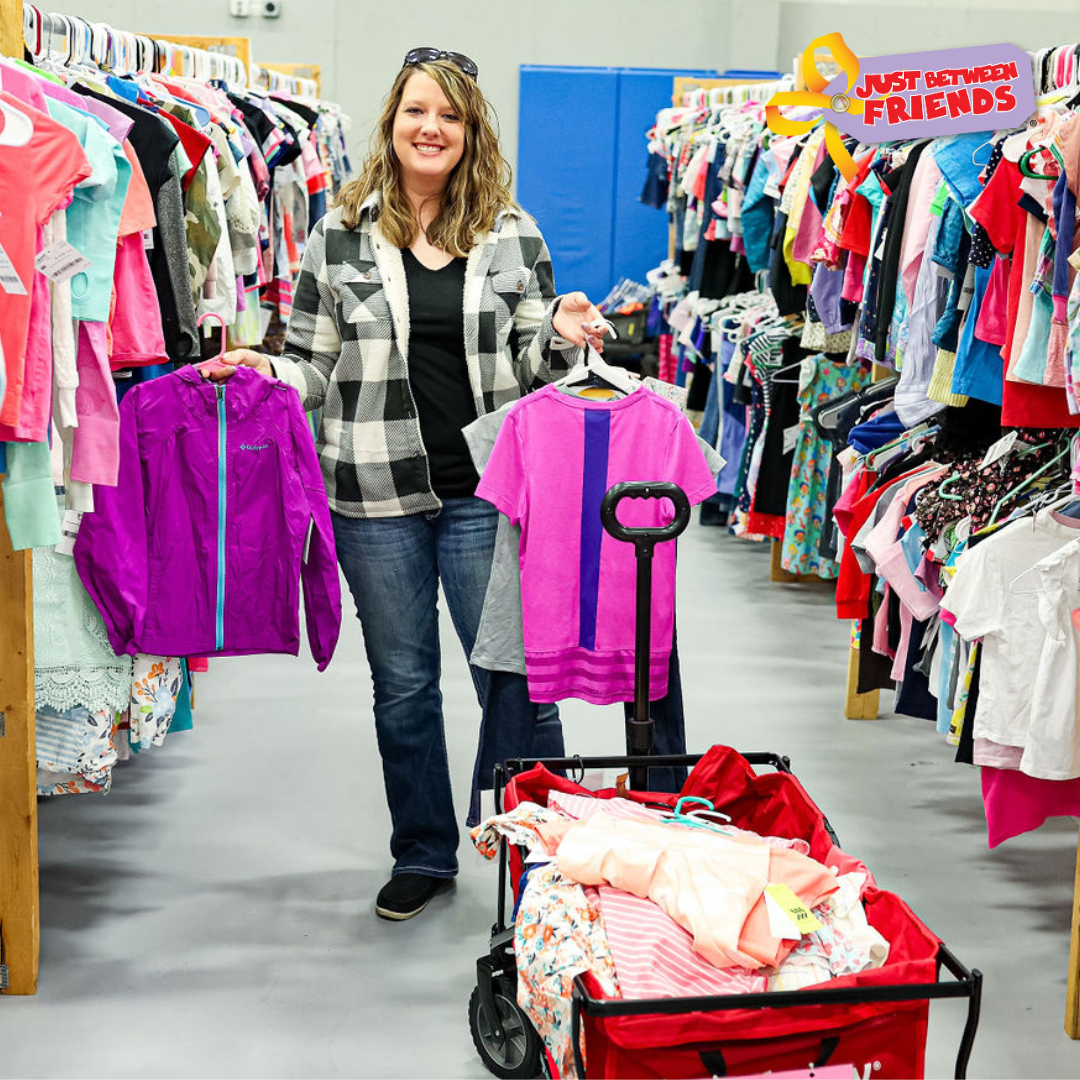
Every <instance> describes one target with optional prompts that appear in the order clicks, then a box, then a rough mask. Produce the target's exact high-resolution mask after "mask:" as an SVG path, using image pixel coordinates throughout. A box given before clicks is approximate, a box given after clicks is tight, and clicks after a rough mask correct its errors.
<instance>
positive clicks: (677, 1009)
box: [469, 483, 982, 1080]
mask: <svg viewBox="0 0 1080 1080" xmlns="http://www.w3.org/2000/svg"><path fill="white" fill-rule="evenodd" d="M628 497H638V498H642V497H644V498H667V499H670V500H671V501H672V502H673V503H674V505H675V509H676V513H675V518H674V520H673V521H672V523H671V524H670V525H668V526H666V527H664V528H661V529H630V528H627V527H625V526H623V525H622V524H621V523H619V521H618V520H617V518H616V508H617V506H618V503H619V502H620V501H621V500H622V499H624V498H628ZM601 514H602V518H603V521H604V526H605V528H606V529H607V530H608V531H609V532H610V533H611V534H612V535H614V536H615V537H616V538H618V539H620V540H625V541H627V542H630V543H633V544H634V545H635V548H636V551H637V557H638V582H637V642H636V649H637V663H636V678H635V712H634V718H633V719H632V720H628V721H627V748H628V750H629V753H628V754H627V755H625V756H618V757H587V758H581V757H568V758H559V759H545V760H535V759H532V760H522V759H514V760H509V761H506V762H504V763H502V764H501V765H500V766H497V767H496V770H495V806H496V811H497V812H498V813H503V812H504V811H509V810H513V809H514V807H516V806H517V805H518V804H519V803H521V802H524V801H529V802H534V803H538V804H539V805H541V806H545V805H547V799H548V795H549V793H551V792H552V791H559V792H566V793H573V794H578V795H584V796H588V797H591V798H597V799H612V798H616V797H623V798H629V799H632V800H634V801H636V802H639V803H642V804H646V805H651V806H655V807H663V808H671V809H673V808H674V807H675V805H676V803H677V801H678V799H679V798H681V797H685V796H696V797H698V798H699V799H707V800H709V802H711V803H712V805H713V807H714V808H715V810H716V811H719V812H722V813H723V814H725V815H727V816H728V817H729V818H730V819H731V823H732V824H733V825H735V826H737V827H738V828H741V829H746V830H749V831H752V832H756V833H759V834H760V835H763V836H778V837H783V838H785V839H800V840H804V841H806V842H807V843H808V844H809V847H810V852H809V853H810V856H811V858H814V859H817V860H818V861H819V862H822V863H824V862H826V861H827V859H829V858H830V857H831V859H832V861H833V863H836V862H837V861H838V860H849V861H850V862H852V863H853V864H855V863H857V860H853V859H851V857H850V856H847V855H845V854H844V853H843V852H842V851H840V848H839V843H838V841H837V838H836V834H835V832H834V831H833V829H832V827H831V825H830V824H829V821H828V819H827V818H826V817H825V815H824V814H823V813H822V812H821V810H820V809H818V807H817V805H816V804H815V803H814V801H813V800H812V799H811V798H810V796H809V795H808V794H807V792H806V790H805V789H804V788H803V786H802V784H801V783H800V782H799V781H798V779H797V778H796V777H795V775H794V774H793V773H792V771H791V764H790V761H789V759H788V758H786V757H782V756H779V755H777V754H771V753H750V754H746V755H743V754H739V753H737V752H736V751H735V750H732V749H731V748H730V747H726V746H714V747H713V748H712V749H711V750H709V751H708V753H706V754H703V755H685V756H682V755H680V756H658V755H653V754H650V750H651V745H652V722H651V720H650V719H649V717H648V701H649V693H648V663H647V662H645V661H644V658H646V657H648V656H649V654H650V652H649V640H648V638H649V628H650V619H649V611H650V598H651V557H652V551H653V548H655V545H656V544H657V543H660V542H664V541H666V540H671V539H674V538H675V537H676V536H678V535H679V533H681V532H682V531H683V529H684V528H685V527H686V523H687V521H688V520H689V516H690V508H689V504H688V502H687V499H686V496H685V495H684V494H683V492H682V491H681V490H680V489H679V488H678V487H676V486H675V485H673V484H639V483H632V484H618V485H616V486H615V487H613V488H612V489H611V490H610V491H609V492H608V493H607V495H606V496H605V497H604V500H603V506H602V510H601ZM649 768H691V769H692V771H691V773H690V776H689V778H688V780H687V782H686V784H685V785H684V786H683V788H682V790H681V791H680V792H678V793H671V794H666V793H658V792H653V791H648V790H647V778H648V774H647V770H648V769H649ZM574 770H577V771H578V773H579V779H582V778H583V777H584V772H585V770H590V771H593V770H622V771H625V772H627V773H628V774H629V778H630V788H629V790H626V791H624V792H619V791H617V790H616V789H614V788H609V789H605V790H602V791H591V790H588V789H586V788H584V787H583V786H581V784H580V783H578V782H577V781H576V780H574V779H570V778H567V776H566V775H560V774H565V773H567V772H572V771H574ZM524 856H525V852H524V850H523V849H521V848H518V847H514V846H512V845H510V844H508V843H507V842H506V841H505V840H503V841H502V842H501V844H500V850H499V893H498V914H497V918H496V921H495V924H494V926H493V927H492V931H491V938H490V942H489V948H488V952H487V953H485V954H484V955H483V956H481V957H480V959H479V960H478V961H477V985H476V988H475V990H474V991H473V993H472V997H471V999H470V1002H469V1023H470V1029H471V1031H472V1035H473V1041H474V1043H475V1045H476V1048H477V1051H478V1053H479V1054H480V1057H481V1059H482V1060H483V1061H484V1064H485V1065H486V1066H487V1068H488V1069H489V1070H490V1071H491V1072H492V1073H494V1074H495V1075H496V1076H499V1077H504V1078H508V1080H510V1078H512V1080H517V1078H525V1077H534V1076H540V1075H549V1074H550V1072H551V1070H552V1068H553V1066H552V1063H551V1061H550V1059H549V1057H548V1056H547V1055H546V1054H545V1052H544V1048H543V1044H542V1042H541V1040H540V1037H539V1035H538V1034H537V1033H536V1031H535V1029H534V1028H533V1026H532V1024H531V1022H530V1021H529V1018H528V1017H527V1016H526V1014H525V1013H524V1012H523V1011H522V1010H521V1009H520V1008H519V1006H518V1004H517V968H516V965H515V959H514V927H513V925H512V924H511V925H509V926H508V925H507V910H506V901H507V886H508V885H509V886H510V888H511V890H512V894H513V895H514V896H517V895H518V885H519V881H520V878H521V875H522V872H523V869H524ZM859 865H861V864H859ZM863 905H864V909H865V912H866V916H867V921H868V922H869V924H870V925H871V926H873V927H874V928H875V929H877V930H878V931H880V933H881V934H882V935H883V936H884V937H885V938H886V939H887V940H888V941H889V944H890V951H889V958H888V960H887V961H886V963H885V964H884V965H883V966H882V967H879V968H874V969H871V970H866V971H863V972H860V973H859V974H856V975H848V976H844V977H841V978H836V979H833V980H831V981H829V982H826V983H822V984H818V985H816V986H811V987H807V988H805V989H801V990H794V991H779V992H769V993H753V994H730V995H719V996H710V997H666V998H653V999H627V998H613V997H610V996H608V995H607V994H605V992H604V991H603V989H602V988H601V986H600V984H599V982H598V980H597V979H596V978H594V977H593V976H592V975H591V974H589V973H584V974H581V975H578V976H577V977H576V978H575V979H574V986H573V995H572V1001H571V1007H572V1041H573V1057H574V1062H575V1068H576V1072H577V1074H578V1076H581V1077H584V1076H586V1064H587V1070H588V1072H587V1075H588V1076H590V1077H666V1078H683V1077H711V1076H754V1075H760V1074H763V1073H766V1072H787V1071H797V1070H803V1071H804V1073H803V1074H804V1075H807V1076H809V1075H812V1074H813V1073H814V1072H815V1071H820V1070H822V1069H823V1068H826V1067H828V1066H843V1067H844V1069H843V1070H842V1072H838V1073H836V1074H835V1075H847V1076H858V1077H860V1078H870V1077H872V1078H874V1080H888V1078H893V1077H895V1078H908V1077H922V1076H923V1074H924V1060H925V1051H926V1034H927V1023H928V1018H929V1008H930V1002H931V1001H932V1000H936V999H939V998H966V999H967V1002H968V1007H967V1018H966V1022H965V1024H964V1028H963V1032H962V1034H961V1038H960V1047H959V1051H958V1053H957V1058H956V1069H955V1076H957V1077H964V1076H966V1075H967V1065H968V1060H969V1058H970V1056H971V1050H972V1046H973V1044H974V1041H975V1034H976V1030H977V1028H978V1022H979V1008H980V1001H981V993H982V974H981V972H979V971H978V970H977V969H971V970H969V969H968V968H966V967H965V966H964V965H963V964H962V963H961V962H960V961H959V960H958V959H957V958H956V957H955V956H954V955H953V953H952V952H951V951H950V950H949V949H948V948H947V947H946V946H945V944H944V942H942V941H941V940H940V939H939V938H938V937H937V935H935V934H934V933H933V932H932V931H931V930H930V929H929V928H928V927H927V926H926V925H925V924H924V923H923V922H922V921H921V920H920V919H919V918H918V916H917V915H916V914H915V913H914V912H913V911H912V910H911V908H910V907H908V905H907V904H906V903H905V902H904V901H903V900H902V899H901V898H900V897H898V896H897V895H896V894H895V893H891V892H888V891H886V890H884V889H879V888H877V887H876V886H874V885H870V886H869V887H868V888H867V890H866V891H865V893H864V894H863ZM943 973H947V974H948V975H949V976H951V978H943ZM848 1070H850V1071H848Z"/></svg>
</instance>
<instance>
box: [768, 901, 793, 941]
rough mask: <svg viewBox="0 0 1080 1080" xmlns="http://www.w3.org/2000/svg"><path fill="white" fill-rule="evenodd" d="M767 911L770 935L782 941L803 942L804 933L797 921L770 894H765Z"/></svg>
mask: <svg viewBox="0 0 1080 1080" xmlns="http://www.w3.org/2000/svg"><path fill="white" fill-rule="evenodd" d="M763 895H764V897H765V910H766V911H767V912H768V914H769V933H770V934H772V936H773V937H777V938H780V940H781V941H801V940H802V933H801V932H800V930H799V928H798V926H796V924H795V920H794V919H793V918H792V917H791V916H790V915H789V914H788V913H787V912H786V911H785V910H784V909H783V908H782V907H781V906H780V904H779V903H778V902H777V901H776V900H775V899H774V898H773V897H772V896H771V895H770V894H769V893H767V892H766V893H764V894H763Z"/></svg>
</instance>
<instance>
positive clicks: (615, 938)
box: [598, 800, 769, 998]
mask: <svg viewBox="0 0 1080 1080" xmlns="http://www.w3.org/2000/svg"><path fill="white" fill-rule="evenodd" d="M612 801H616V802H617V801H619V800H612ZM598 891H599V893H600V911H601V913H602V915H603V917H604V929H605V930H606V931H607V937H608V946H609V947H610V949H611V956H612V959H613V960H614V961H615V973H616V974H617V975H618V976H619V989H620V991H621V992H622V996H623V997H624V998H662V997H696V996H699V995H700V996H702V997H707V996H711V995H713V994H763V993H765V991H766V990H768V988H769V980H768V977H767V976H766V975H762V974H760V973H755V972H753V971H750V970H748V969H746V968H738V967H727V968H718V967H716V966H715V965H714V964H710V963H709V962H708V960H706V959H705V958H704V957H702V956H700V955H699V954H698V953H696V952H694V944H693V938H692V937H691V936H690V934H689V933H687V931H685V930H684V929H683V928H682V927H681V926H680V925H679V924H678V923H677V922H676V921H675V920H674V919H673V918H672V917H671V916H670V915H668V914H667V913H666V912H664V911H663V910H662V909H661V908H660V907H658V906H657V905H656V904H654V903H653V901H652V900H647V899H642V898H641V897H639V896H634V894H633V893H628V892H623V891H622V890H621V889H613V888H612V887H611V886H610V885H601V886H600V888H599V890H598Z"/></svg>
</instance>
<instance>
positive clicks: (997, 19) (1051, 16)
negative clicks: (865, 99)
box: [778, 0, 1080, 70]
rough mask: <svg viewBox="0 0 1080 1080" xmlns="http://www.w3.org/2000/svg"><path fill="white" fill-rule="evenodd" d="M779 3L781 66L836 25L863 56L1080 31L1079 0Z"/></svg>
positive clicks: (1030, 40) (1061, 41)
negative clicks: (1077, 16)
mask: <svg viewBox="0 0 1080 1080" xmlns="http://www.w3.org/2000/svg"><path fill="white" fill-rule="evenodd" d="M780 7H781V13H780V35H779V42H778V55H779V57H783V58H786V59H784V60H781V62H780V66H781V67H783V68H785V70H786V67H787V63H788V61H789V60H790V58H791V57H793V56H795V55H796V54H798V53H801V52H802V50H803V49H804V48H806V46H807V45H809V44H810V42H811V41H813V40H814V38H816V37H820V36H821V35H822V34H828V33H832V32H833V31H834V30H839V31H840V32H841V33H842V34H843V35H844V40H845V41H846V42H847V44H848V45H849V46H851V48H852V49H853V50H854V51H855V52H856V53H857V54H861V55H864V56H875V55H878V54H880V53H900V52H918V51H921V50H926V49H948V48H959V47H961V46H964V45H994V44H997V43H999V42H1009V43H1010V44H1013V45H1019V46H1020V47H1021V48H1022V49H1037V48H1041V47H1042V46H1044V45H1065V44H1067V43H1068V42H1070V41H1076V40H1077V39H1078V38H1080V21H1078V20H1077V18H1076V15H1077V14H1078V12H1080V5H1078V4H1077V3H1076V0H974V2H972V0H851V2H845V0H841V2H836V0H834V2H832V3H822V2H820V0H781V4H780ZM1069 15H1071V16H1073V17H1072V18H1071V19H1070V18H1068V17H1067V16H1069Z"/></svg>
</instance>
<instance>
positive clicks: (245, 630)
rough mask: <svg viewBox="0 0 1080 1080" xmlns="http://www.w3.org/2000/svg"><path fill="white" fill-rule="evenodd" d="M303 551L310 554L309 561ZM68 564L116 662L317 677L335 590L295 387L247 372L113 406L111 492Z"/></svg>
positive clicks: (172, 383)
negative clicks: (287, 670) (295, 665)
mask: <svg viewBox="0 0 1080 1080" xmlns="http://www.w3.org/2000/svg"><path fill="white" fill-rule="evenodd" d="M305 547H306V549H307V550H306V551H305ZM75 566H76V568H77V569H78V572H79V577H80V578H81V579H82V582H83V584H84V585H85V586H86V589H87V591H88V592H89V593H90V596H91V597H92V598H93V600H94V603H95V604H96V605H97V608H98V610H99V611H100V612H101V615H102V618H103V619H104V620H105V628H106V630H107V631H108V634H109V641H110V643H111V644H112V647H113V651H114V652H116V653H118V654H124V653H128V654H131V655H134V654H135V653H149V654H151V655H154V656H213V655H215V654H217V655H220V656H245V655H248V654H251V653H292V655H293V656H295V655H297V653H298V652H299V651H300V627H299V618H298V608H299V600H300V596H299V592H300V582H301V580H302V581H303V585H304V610H305V614H306V616H307V631H308V643H309V645H310V646H311V652H312V654H313V655H314V657H315V660H316V662H317V663H318V665H319V670H320V671H322V670H323V669H324V668H325V667H326V665H327V664H329V663H330V658H331V657H332V656H333V655H334V646H335V645H336V644H337V639H338V632H339V630H340V628H341V586H340V582H339V579H338V569H337V556H336V552H335V550H334V533H333V528H332V526H331V523H330V510H329V506H328V504H327V498H326V488H325V486H324V485H323V481H322V474H321V472H320V470H319V461H318V457H317V456H316V453H315V443H314V440H313V438H312V435H311V428H310V427H309V426H308V422H307V417H306V416H305V414H304V410H303V409H302V408H301V405H300V398H299V397H298V396H297V393H296V391H295V390H294V389H292V387H290V386H287V385H286V384H285V383H283V382H279V381H278V380H276V379H267V378H264V377H263V376H262V375H259V374H258V373H257V372H255V371H252V370H251V369H249V368H244V367H240V368H237V370H236V373H235V374H234V375H233V376H232V377H231V378H229V379H228V381H227V382H225V383H220V384H217V383H212V382H208V381H207V380H205V379H203V378H202V376H201V375H200V374H199V372H198V371H196V370H195V369H194V368H191V367H187V368H183V369H182V370H180V371H178V372H176V373H175V374H172V375H166V376H164V377H162V378H159V379H154V380H153V381H152V382H148V383H143V384H142V385H141V386H137V387H135V388H133V389H132V390H131V391H130V392H129V393H128V394H126V395H125V396H124V400H123V402H122V403H121V405H120V475H119V480H118V483H117V486H116V487H115V488H110V487H97V486H95V488H94V512H93V513H92V514H87V515H86V516H85V517H84V518H83V520H82V524H81V526H80V528H79V535H78V539H77V540H76V543H75Z"/></svg>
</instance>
